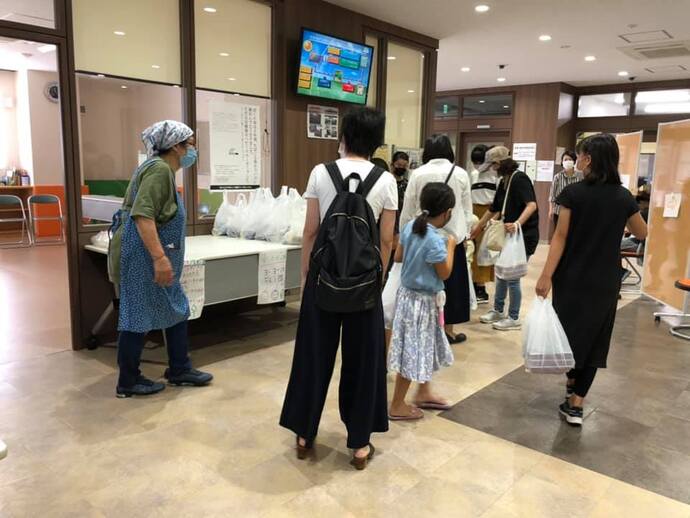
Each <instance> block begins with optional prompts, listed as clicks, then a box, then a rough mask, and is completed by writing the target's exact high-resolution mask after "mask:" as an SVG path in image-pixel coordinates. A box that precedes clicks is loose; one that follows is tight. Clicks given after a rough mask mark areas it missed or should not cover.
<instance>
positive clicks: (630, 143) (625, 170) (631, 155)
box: [616, 131, 642, 194]
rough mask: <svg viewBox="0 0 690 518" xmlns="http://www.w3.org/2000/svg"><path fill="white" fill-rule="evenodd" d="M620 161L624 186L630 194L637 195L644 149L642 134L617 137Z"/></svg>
mask: <svg viewBox="0 0 690 518" xmlns="http://www.w3.org/2000/svg"><path fill="white" fill-rule="evenodd" d="M616 142H618V149H619V150H620V160H619V162H618V171H619V172H620V174H621V179H622V180H623V184H624V185H625V187H627V188H628V189H629V190H630V192H632V193H633V194H637V176H638V168H639V166H640V150H641V149H642V132H641V131H635V132H634V133H621V134H620V135H616Z"/></svg>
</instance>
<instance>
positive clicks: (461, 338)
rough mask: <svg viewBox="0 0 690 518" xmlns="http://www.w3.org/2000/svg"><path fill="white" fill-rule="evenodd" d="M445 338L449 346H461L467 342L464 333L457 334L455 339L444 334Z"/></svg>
mask: <svg viewBox="0 0 690 518" xmlns="http://www.w3.org/2000/svg"><path fill="white" fill-rule="evenodd" d="M446 338H448V343H449V344H461V343H463V342H466V341H467V335H466V334H465V333H458V334H457V335H455V338H453V337H452V336H450V335H449V334H448V333H446Z"/></svg>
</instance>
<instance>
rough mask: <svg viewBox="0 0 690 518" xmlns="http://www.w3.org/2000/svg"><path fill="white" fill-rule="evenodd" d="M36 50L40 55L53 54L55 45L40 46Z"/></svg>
mask: <svg viewBox="0 0 690 518" xmlns="http://www.w3.org/2000/svg"><path fill="white" fill-rule="evenodd" d="M36 50H37V51H39V52H40V53H41V54H47V53H48V52H55V45H41V46H40V47H36Z"/></svg>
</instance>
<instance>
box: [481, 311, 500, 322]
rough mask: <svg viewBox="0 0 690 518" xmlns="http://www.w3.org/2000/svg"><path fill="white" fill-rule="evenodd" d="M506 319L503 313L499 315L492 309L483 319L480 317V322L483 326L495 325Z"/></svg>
mask: <svg viewBox="0 0 690 518" xmlns="http://www.w3.org/2000/svg"><path fill="white" fill-rule="evenodd" d="M504 318H505V315H503V313H499V312H498V311H496V310H495V309H492V310H491V311H489V312H488V313H487V314H486V315H482V316H481V317H479V321H480V322H481V323H482V324H493V323H494V322H500V321H501V320H503V319H504Z"/></svg>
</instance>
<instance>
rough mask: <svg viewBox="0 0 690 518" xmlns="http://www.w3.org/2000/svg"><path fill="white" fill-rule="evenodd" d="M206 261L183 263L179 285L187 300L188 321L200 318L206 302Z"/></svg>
mask: <svg viewBox="0 0 690 518" xmlns="http://www.w3.org/2000/svg"><path fill="white" fill-rule="evenodd" d="M205 282H206V261H204V260H198V261H185V263H184V268H183V269H182V277H181V278H180V284H182V289H183V290H184V293H185V295H187V299H188V300H189V313H190V315H189V320H194V319H196V318H199V317H200V316H201V312H202V311H203V309H204V302H205V301H206V291H205V288H204V283H205Z"/></svg>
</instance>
